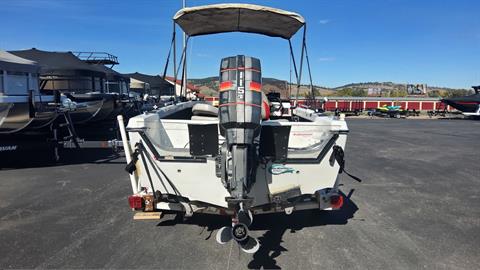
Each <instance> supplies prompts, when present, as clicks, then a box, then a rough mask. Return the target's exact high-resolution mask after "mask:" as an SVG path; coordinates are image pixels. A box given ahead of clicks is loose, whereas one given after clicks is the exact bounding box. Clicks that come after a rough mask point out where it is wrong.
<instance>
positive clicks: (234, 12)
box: [173, 4, 305, 39]
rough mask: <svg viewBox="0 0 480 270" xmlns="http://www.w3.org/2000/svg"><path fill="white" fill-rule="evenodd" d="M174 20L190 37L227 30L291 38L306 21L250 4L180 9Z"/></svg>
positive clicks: (294, 15)
mask: <svg viewBox="0 0 480 270" xmlns="http://www.w3.org/2000/svg"><path fill="white" fill-rule="evenodd" d="M173 20H174V21H175V22H176V23H177V24H178V25H180V27H181V28H182V30H183V31H184V32H185V33H186V34H187V35H189V36H199V35H208V34H216V33H225V32H247V33H257V34H262V35H267V36H272V37H281V38H285V39H290V38H291V37H292V36H293V35H294V34H295V33H296V32H297V31H298V30H299V29H300V28H301V27H302V26H303V25H304V24H305V19H304V18H303V17H302V16H300V15H299V14H297V13H293V12H289V11H285V10H281V9H276V8H271V7H264V6H258V5H250V4H217V5H206V6H198V7H189V8H184V9H181V10H179V11H178V12H177V13H176V14H175V16H174V17H173Z"/></svg>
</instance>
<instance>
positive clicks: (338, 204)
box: [330, 195, 343, 209]
mask: <svg viewBox="0 0 480 270" xmlns="http://www.w3.org/2000/svg"><path fill="white" fill-rule="evenodd" d="M330 205H331V206H332V208H333V209H340V208H342V205H343V196H342V195H332V196H330Z"/></svg>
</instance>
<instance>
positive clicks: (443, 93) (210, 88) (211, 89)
mask: <svg viewBox="0 0 480 270" xmlns="http://www.w3.org/2000/svg"><path fill="white" fill-rule="evenodd" d="M189 82H190V83H192V84H194V85H196V86H197V87H199V89H200V92H201V93H202V94H205V95H207V96H215V95H217V94H218V92H217V90H218V85H219V82H218V77H216V76H215V77H207V78H202V79H190V80H189ZM313 89H314V92H315V95H317V96H367V94H368V89H378V90H380V91H381V95H382V96H386V97H389V96H395V97H401V96H407V95H408V93H407V84H405V83H393V82H363V83H350V84H346V85H342V86H338V87H333V88H329V87H323V86H318V85H314V86H313ZM262 90H263V92H265V93H269V92H279V93H280V94H281V95H282V97H288V96H289V92H291V95H295V94H296V85H295V84H292V85H290V84H289V83H288V82H287V81H284V80H279V79H275V78H263V85H262ZM309 93H310V86H309V85H301V87H300V89H299V96H306V95H309ZM471 93H473V91H472V90H470V89H455V88H447V87H439V86H428V90H427V95H428V96H431V97H437V96H438V97H450V96H464V95H468V94H471Z"/></svg>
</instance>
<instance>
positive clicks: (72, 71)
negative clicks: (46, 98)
mask: <svg viewBox="0 0 480 270" xmlns="http://www.w3.org/2000/svg"><path fill="white" fill-rule="evenodd" d="M10 53H12V54H15V55H16V56H19V57H24V58H27V59H31V60H34V61H36V62H37V63H38V64H39V65H40V67H41V70H40V73H41V75H56V76H62V75H64V76H73V75H80V76H98V77H105V72H102V71H100V70H99V69H98V68H96V67H93V66H91V65H89V64H87V63H85V62H83V61H82V60H80V59H78V58H77V57H76V56H75V55H73V53H71V52H47V51H41V50H37V49H35V48H33V49H30V50H23V51H10Z"/></svg>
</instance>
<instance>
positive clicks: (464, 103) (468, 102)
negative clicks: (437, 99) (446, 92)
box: [442, 86, 480, 117]
mask: <svg viewBox="0 0 480 270" xmlns="http://www.w3.org/2000/svg"><path fill="white" fill-rule="evenodd" d="M472 88H473V90H474V91H475V94H473V95H468V96H463V97H452V98H444V99H442V102H443V103H445V104H447V105H450V106H452V107H453V108H455V109H457V110H459V111H461V112H462V114H463V115H465V116H468V117H480V86H472Z"/></svg>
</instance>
